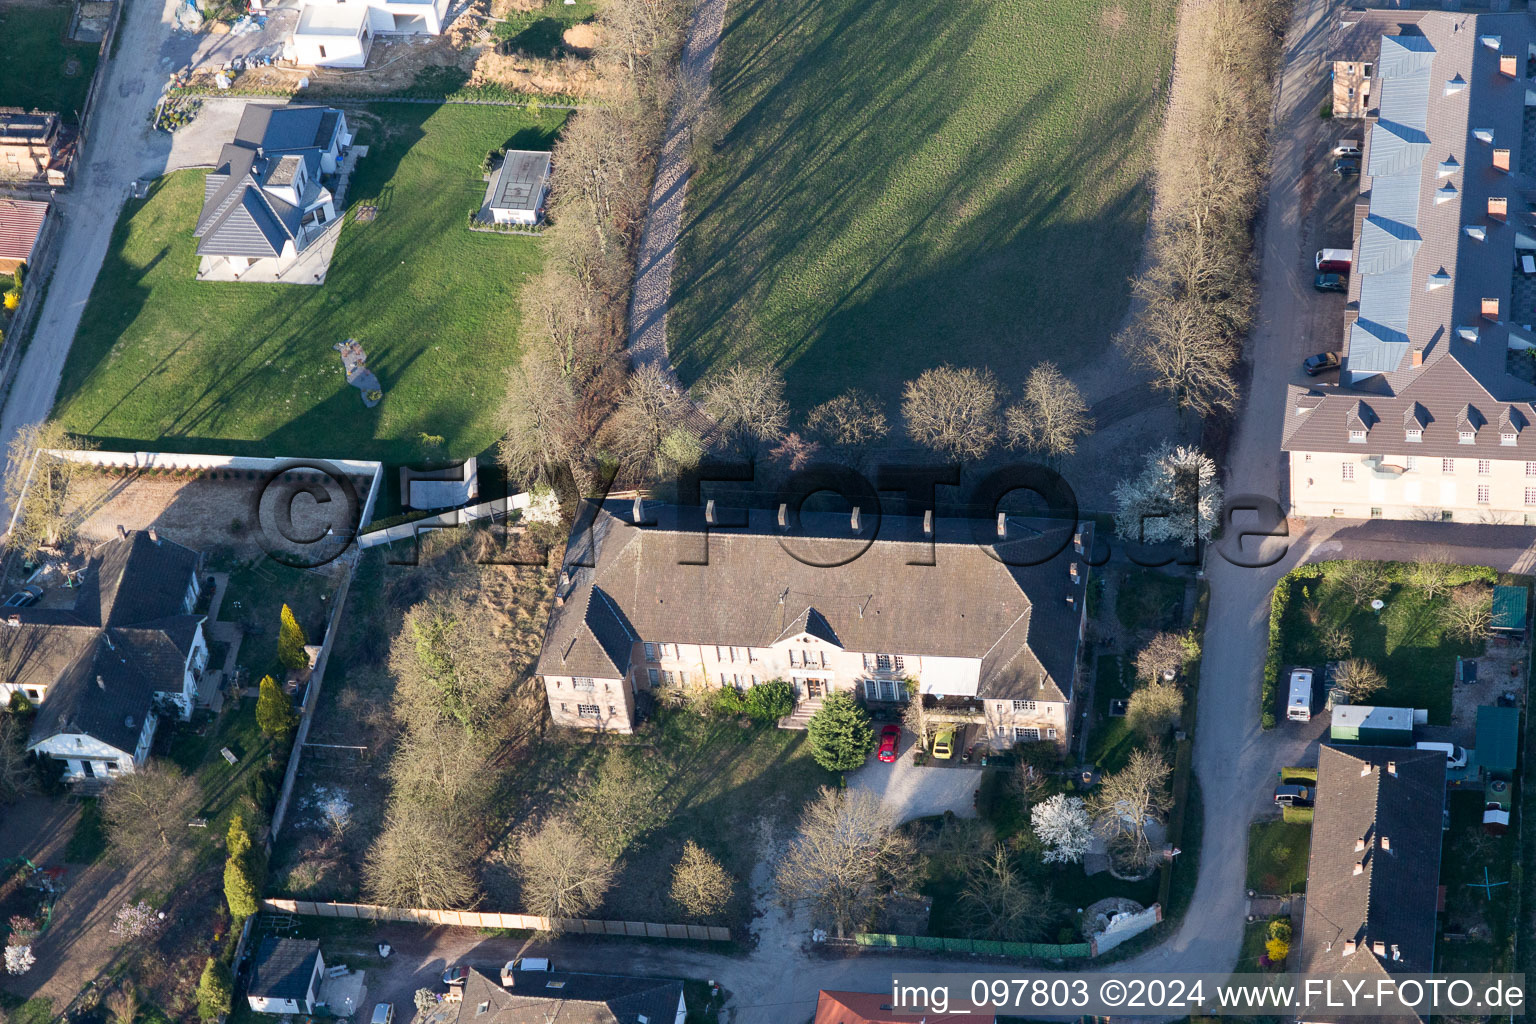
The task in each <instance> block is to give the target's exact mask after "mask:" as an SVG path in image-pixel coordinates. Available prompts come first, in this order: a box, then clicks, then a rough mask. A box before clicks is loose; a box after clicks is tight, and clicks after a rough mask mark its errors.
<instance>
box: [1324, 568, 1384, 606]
mask: <svg viewBox="0 0 1536 1024" xmlns="http://www.w3.org/2000/svg"><path fill="white" fill-rule="evenodd" d="M1328 578H1329V579H1330V580H1332V581H1333V582H1334V583H1335V584H1337V585H1338V586H1339V587H1340V588H1341V589H1342V590H1343V591H1344V592H1345V593H1346V594H1348V595H1349V596H1350V599H1351V600H1352V601H1354V603H1355V604H1356V605H1362V604H1369V603H1370V602H1371V601H1373V600H1375V599H1376V598H1378V597H1380V596H1381V595H1382V594H1385V593H1386V592H1387V573H1386V570H1385V569H1383V568H1382V566H1381V563H1380V562H1365V561H1360V560H1359V559H1353V558H1352V559H1346V560H1344V561H1341V562H1337V563H1335V564H1334V565H1333V566H1332V567H1331V568H1330V570H1329V573H1328Z"/></svg>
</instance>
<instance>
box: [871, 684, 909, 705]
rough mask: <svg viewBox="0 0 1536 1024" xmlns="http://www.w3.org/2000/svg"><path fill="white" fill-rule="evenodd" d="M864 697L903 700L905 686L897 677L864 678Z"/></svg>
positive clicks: (891, 700) (904, 698)
mask: <svg viewBox="0 0 1536 1024" xmlns="http://www.w3.org/2000/svg"><path fill="white" fill-rule="evenodd" d="M864 699H865V700H883V701H890V702H895V701H903V700H906V699H907V688H906V686H905V685H904V684H903V683H902V682H901V681H900V680H899V679H866V680H864Z"/></svg>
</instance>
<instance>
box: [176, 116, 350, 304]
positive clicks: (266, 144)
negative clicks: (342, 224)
mask: <svg viewBox="0 0 1536 1024" xmlns="http://www.w3.org/2000/svg"><path fill="white" fill-rule="evenodd" d="M351 144H352V134H351V133H350V132H349V131H348V128H347V118H346V115H345V114H343V113H342V112H341V111H340V110H337V109H335V108H333V107H320V106H313V105H309V104H295V105H292V106H286V107H279V106H273V105H270V104H264V103H251V104H248V105H247V106H246V108H245V111H244V113H243V114H242V115H241V117H240V124H239V127H238V128H237V129H236V130H235V138H234V141H232V142H230V143H227V144H226V145H225V146H224V148H223V149H222V150H220V152H219V160H218V163H217V164H216V165H215V166H214V169H213V170H211V171H209V172H208V177H207V179H206V180H205V182H204V185H203V209H202V212H201V213H200V214H199V215H198V218H197V226H196V228H195V229H194V230H193V235H194V236H196V238H197V239H198V244H197V254H198V256H199V257H200V263H199V277H202V276H205V275H208V274H210V273H213V272H214V271H215V270H218V269H220V268H222V267H223V266H225V265H227V266H228V267H229V268H230V269H231V270H232V271H233V274H234V277H235V279H236V280H238V279H239V278H240V277H241V276H242V275H244V274H247V273H249V272H250V270H251V269H252V268H254V267H261V268H263V270H266V271H270V272H271V273H272V274H273V275H276V276H277V277H278V278H279V279H280V278H281V273H282V271H283V270H284V269H285V268H287V267H291V266H292V265H293V263H294V262H295V261H296V260H297V258H298V255H299V253H301V252H303V251H304V249H305V248H306V247H308V246H309V245H310V243H312V242H313V241H314V240H315V239H316V238H317V237H318V236H319V235H320V233H321V232H322V230H323V229H324V227H325V225H326V224H328V223H330V222H331V221H333V220H335V218H336V206H335V197H334V196H333V195H332V193H331V189H330V187H329V185H328V184H327V180H328V179H329V178H330V177H331V176H332V175H334V174H335V173H336V171H337V169H338V167H339V166H340V163H341V160H342V158H343V156H344V155H345V151H346V149H347V147H349V146H350V145H351ZM264 277H265V275H264Z"/></svg>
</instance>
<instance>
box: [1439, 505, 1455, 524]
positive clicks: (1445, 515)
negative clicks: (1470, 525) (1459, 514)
mask: <svg viewBox="0 0 1536 1024" xmlns="http://www.w3.org/2000/svg"><path fill="white" fill-rule="evenodd" d="M1454 518H1456V513H1454V512H1452V511H1451V510H1450V509H1448V508H1443V509H1441V510H1440V521H1441V522H1442V523H1448V522H1450V521H1451V520H1452V519H1454Z"/></svg>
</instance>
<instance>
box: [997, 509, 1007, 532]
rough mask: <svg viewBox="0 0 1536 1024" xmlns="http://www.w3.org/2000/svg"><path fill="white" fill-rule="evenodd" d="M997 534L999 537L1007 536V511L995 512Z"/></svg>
mask: <svg viewBox="0 0 1536 1024" xmlns="http://www.w3.org/2000/svg"><path fill="white" fill-rule="evenodd" d="M997 535H998V537H999V538H1002V537H1006V536H1008V513H1007V512H999V513H998V514H997Z"/></svg>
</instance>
